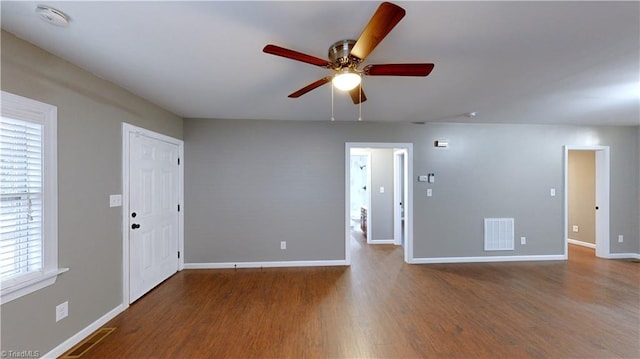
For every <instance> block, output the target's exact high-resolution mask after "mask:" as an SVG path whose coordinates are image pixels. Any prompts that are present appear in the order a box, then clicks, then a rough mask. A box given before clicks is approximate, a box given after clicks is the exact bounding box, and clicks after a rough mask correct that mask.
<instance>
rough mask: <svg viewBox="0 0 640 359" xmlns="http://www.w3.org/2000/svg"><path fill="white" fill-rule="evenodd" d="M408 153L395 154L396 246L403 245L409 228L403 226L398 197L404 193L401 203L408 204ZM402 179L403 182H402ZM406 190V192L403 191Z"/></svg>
mask: <svg viewBox="0 0 640 359" xmlns="http://www.w3.org/2000/svg"><path fill="white" fill-rule="evenodd" d="M400 161H402V164H403V165H402V177H400V174H401V173H400ZM407 164H408V163H407V151H406V150H396V151H394V152H393V202H394V203H393V240H394V242H395V244H396V245H398V246H399V245H401V244H402V238H407V226H404V227H403V226H402V211H401V206H400V203H399V202H398V197H399V196H400V193H403V196H402V198H401V200H400V201H401V202H402V203H404V204H406V203H407V182H408V180H407ZM400 179H402V181H400ZM403 188H404V191H402V189H403Z"/></svg>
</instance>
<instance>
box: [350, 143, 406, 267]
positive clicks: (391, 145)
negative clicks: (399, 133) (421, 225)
mask: <svg viewBox="0 0 640 359" xmlns="http://www.w3.org/2000/svg"><path fill="white" fill-rule="evenodd" d="M352 148H389V149H403V150H406V151H407V176H406V179H407V182H408V186H407V191H406V196H407V202H406V203H405V207H404V211H405V227H406V228H407V236H406V238H405V246H404V260H405V262H407V263H413V181H412V180H411V178H413V143H387V142H346V143H345V156H344V157H345V158H344V168H345V176H344V177H345V197H344V198H345V199H344V213H345V216H344V228H345V236H344V247H345V248H344V251H345V252H344V253H345V262H346V264H347V265H351V244H350V241H351V228H350V224H351V215H350V207H351V205H350V202H351V149H352ZM369 192H371V190H369ZM369 207H371V206H369ZM370 210H371V208H369V209H368V211H367V214H368V213H369V211H370ZM368 217H369V215H368ZM370 225H371V223H370V222H367V226H368V227H369V226H370ZM369 228H370V227H369Z"/></svg>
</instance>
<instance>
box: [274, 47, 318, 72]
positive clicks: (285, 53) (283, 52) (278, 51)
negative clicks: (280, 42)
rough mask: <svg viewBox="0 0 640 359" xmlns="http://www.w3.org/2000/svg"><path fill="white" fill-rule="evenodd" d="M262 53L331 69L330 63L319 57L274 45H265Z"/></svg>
mask: <svg viewBox="0 0 640 359" xmlns="http://www.w3.org/2000/svg"><path fill="white" fill-rule="evenodd" d="M262 51H263V52H265V53H267V54H271V55H276V56H282V57H286V58H288V59H291V60H296V61H301V62H306V63H308V64H311V65H316V66H320V67H331V63H330V62H329V61H327V60H323V59H321V58H319V57H315V56H311V55H307V54H303V53H302V52H298V51H293V50H289V49H285V48H284V47H280V46H276V45H267V46H265V47H264V49H262Z"/></svg>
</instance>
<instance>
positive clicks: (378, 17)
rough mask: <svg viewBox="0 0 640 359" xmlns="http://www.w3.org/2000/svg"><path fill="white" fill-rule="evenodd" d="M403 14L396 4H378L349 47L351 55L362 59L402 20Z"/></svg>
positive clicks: (402, 10)
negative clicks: (358, 35) (352, 44)
mask: <svg viewBox="0 0 640 359" xmlns="http://www.w3.org/2000/svg"><path fill="white" fill-rule="evenodd" d="M404 15H405V11H404V9H403V8H401V7H400V6H398V5H395V4H392V3H390V2H383V3H382V4H380V6H379V7H378V10H376V12H375V14H373V16H372V17H371V20H369V23H368V24H367V26H366V27H365V28H364V30H363V31H362V34H360V37H359V38H358V41H356V44H355V45H354V46H353V49H351V55H352V56H355V57H357V58H359V59H360V60H364V59H365V58H366V57H367V56H369V54H370V53H371V51H373V49H375V48H376V46H378V44H379V43H380V42H381V41H382V40H383V39H384V38H385V36H387V34H389V33H390V32H391V30H392V29H393V28H394V27H395V26H396V25H397V24H398V22H400V20H402V18H403V17H404Z"/></svg>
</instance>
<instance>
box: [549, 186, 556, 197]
mask: <svg viewBox="0 0 640 359" xmlns="http://www.w3.org/2000/svg"><path fill="white" fill-rule="evenodd" d="M549 194H550V195H551V197H555V196H556V189H555V188H552V189H551V190H549Z"/></svg>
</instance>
